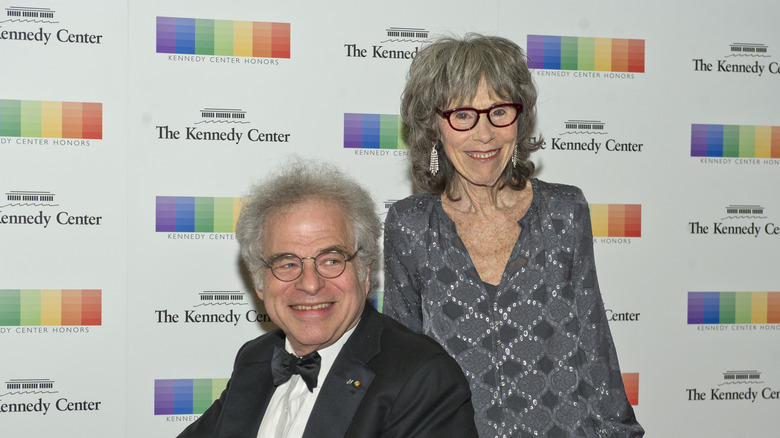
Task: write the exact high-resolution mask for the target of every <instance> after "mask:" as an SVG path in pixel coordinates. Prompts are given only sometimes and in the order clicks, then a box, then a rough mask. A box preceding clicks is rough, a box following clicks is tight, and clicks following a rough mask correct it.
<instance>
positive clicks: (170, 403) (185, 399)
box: [154, 379, 228, 421]
mask: <svg viewBox="0 0 780 438" xmlns="http://www.w3.org/2000/svg"><path fill="white" fill-rule="evenodd" d="M227 382H228V379H159V380H155V381H154V415H176V416H178V415H187V416H191V415H200V414H202V413H204V412H206V409H208V408H209V406H211V404H212V403H213V402H214V400H216V399H218V398H219V396H220V394H222V391H223V390H224V389H225V387H226V386H227ZM193 419H194V418H191V417H185V418H182V419H181V421H192V420H193Z"/></svg>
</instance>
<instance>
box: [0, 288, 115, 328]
mask: <svg viewBox="0 0 780 438" xmlns="http://www.w3.org/2000/svg"><path fill="white" fill-rule="evenodd" d="M101 324H102V291H101V290H97V289H81V290H74V289H59V290H49V289H45V290H30V289H0V326H91V325H101Z"/></svg>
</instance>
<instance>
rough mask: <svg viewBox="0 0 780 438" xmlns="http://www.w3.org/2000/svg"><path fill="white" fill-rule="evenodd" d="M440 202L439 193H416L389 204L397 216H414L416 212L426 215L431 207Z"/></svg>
mask: <svg viewBox="0 0 780 438" xmlns="http://www.w3.org/2000/svg"><path fill="white" fill-rule="evenodd" d="M440 202H441V197H440V196H439V195H434V194H433V193H417V194H414V195H411V196H407V197H406V198H404V199H401V200H400V201H396V202H395V203H394V204H393V205H391V206H390V210H391V211H392V212H393V213H394V214H395V215H397V216H399V217H406V216H414V215H418V214H424V215H428V214H430V212H431V211H432V210H433V208H434V207H435V206H436V205H437V204H438V203H440Z"/></svg>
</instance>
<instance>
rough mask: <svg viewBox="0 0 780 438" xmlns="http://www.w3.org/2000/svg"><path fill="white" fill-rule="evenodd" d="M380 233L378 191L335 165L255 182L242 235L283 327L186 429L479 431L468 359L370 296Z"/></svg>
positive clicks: (238, 364) (232, 432) (240, 363)
mask: <svg viewBox="0 0 780 438" xmlns="http://www.w3.org/2000/svg"><path fill="white" fill-rule="evenodd" d="M380 234H381V226H380V221H379V218H378V217H377V215H376V213H375V211H374V203H373V201H372V199H371V196H370V195H369V194H368V193H367V192H366V191H365V190H364V189H363V188H361V187H360V186H359V185H358V184H357V183H355V182H354V181H352V180H350V179H348V178H347V177H345V176H344V175H343V174H342V173H340V172H339V171H338V170H336V169H335V168H333V167H331V166H327V165H322V166H319V167H315V166H307V165H304V164H302V163H294V164H293V165H291V167H290V168H289V169H287V170H286V171H284V172H282V173H281V174H280V175H279V176H277V177H275V178H272V179H270V180H268V181H267V182H265V183H264V184H261V185H258V186H256V187H255V188H254V190H253V192H252V194H251V197H250V199H249V200H248V203H247V204H246V205H245V206H244V207H243V209H242V211H241V215H240V217H239V220H238V223H237V226H236V237H237V239H238V241H239V245H240V246H241V256H242V258H243V260H244V262H245V263H246V265H247V267H248V269H249V271H250V272H251V274H252V279H253V281H254V282H255V288H256V291H257V294H258V296H259V297H260V299H262V300H263V301H264V303H265V308H266V311H267V312H268V315H269V316H270V317H271V319H272V320H273V321H274V323H275V324H276V325H277V326H278V327H279V329H277V330H275V331H272V332H270V333H267V334H265V335H263V336H260V337H259V338H257V339H255V340H252V341H250V342H248V343H246V344H244V346H243V347H242V348H241V349H240V350H239V352H238V356H237V357H236V361H235V364H234V368H233V375H232V377H231V379H230V382H229V383H228V386H227V388H226V389H225V391H224V392H223V393H222V395H221V396H220V398H219V399H218V400H216V401H215V402H214V404H213V405H212V406H211V407H210V408H209V409H208V410H207V411H206V412H205V413H204V414H203V415H202V416H201V417H200V418H199V419H198V420H197V421H196V422H194V423H193V424H191V425H190V426H189V427H188V428H187V429H186V430H184V432H182V434H181V435H180V437H183V438H191V437H251V438H255V437H261V438H267V437H276V438H280V437H312V438H314V437H316V438H323V437H354V438H366V437H399V438H401V437H402V438H408V437H426V438H428V437H448V438H455V437H476V436H477V432H476V427H475V425H474V420H473V416H474V411H473V408H472V405H471V393H470V391H469V387H468V383H467V382H466V379H465V377H464V376H463V374H462V371H461V370H460V367H459V366H458V364H457V363H456V362H455V361H454V360H453V359H452V358H451V357H450V356H449V355H448V354H447V353H446V352H445V351H444V349H442V348H441V347H440V346H439V345H438V344H437V343H436V342H434V341H433V340H431V339H430V338H428V337H426V336H423V335H418V334H415V333H413V332H411V331H409V330H407V329H406V328H405V327H403V326H402V325H400V324H398V323H397V322H395V321H394V320H393V319H391V318H389V317H387V316H384V315H381V314H379V313H378V312H377V311H376V310H374V309H373V307H372V306H371V305H370V304H368V305H367V303H366V298H367V296H368V292H369V290H370V286H371V274H374V273H375V272H376V269H375V266H376V263H377V260H378V256H379V237H380ZM285 350H286V352H285ZM288 352H289V353H292V354H293V356H290V355H289V354H288ZM318 367H320V368H321V370H320V371H319V372H318V373H317V371H316V369H317V368H318Z"/></svg>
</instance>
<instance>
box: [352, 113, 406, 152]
mask: <svg viewBox="0 0 780 438" xmlns="http://www.w3.org/2000/svg"><path fill="white" fill-rule="evenodd" d="M402 126H403V121H402V120H401V116H399V115H397V114H355V113H345V114H344V147H345V148H363V149H406V143H404V140H403V136H402V135H401V127H402Z"/></svg>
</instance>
